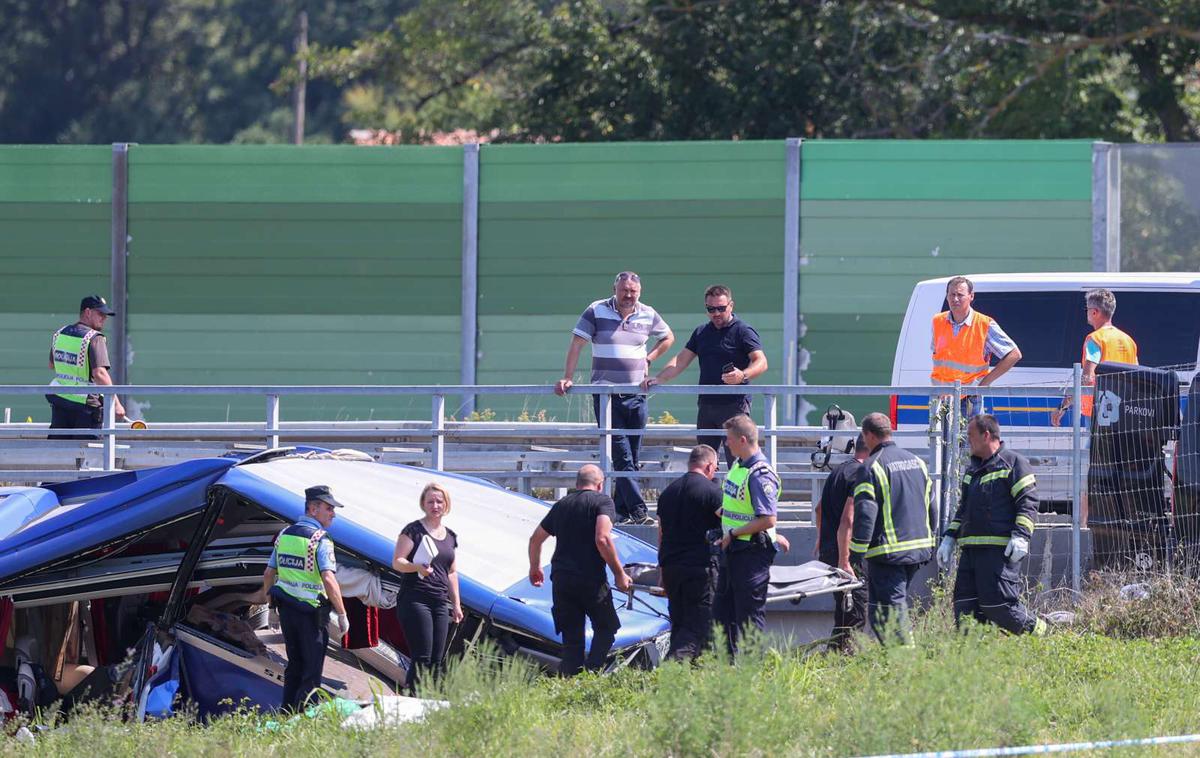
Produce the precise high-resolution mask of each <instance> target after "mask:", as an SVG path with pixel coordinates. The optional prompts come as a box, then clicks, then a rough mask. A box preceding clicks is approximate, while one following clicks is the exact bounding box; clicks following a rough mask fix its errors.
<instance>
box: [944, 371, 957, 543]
mask: <svg viewBox="0 0 1200 758" xmlns="http://www.w3.org/2000/svg"><path fill="white" fill-rule="evenodd" d="M962 411H963V395H962V382H960V381H957V380H955V382H954V393H953V395H952V396H951V402H950V413H949V414H947V416H946V426H947V434H946V444H948V445H949V446H950V450H949V455H948V456H947V457H948V458H949V460H950V476H949V478H948V482H949V484H948V485H947V488H946V502H944V503H943V504H942V518H941V522H942V523H941V524H940V525H939V527H940V530H944V529H945V528H946V525H947V524H948V523H949V522H950V519H951V514H953V513H954V511H955V509H956V508H957V507H958V493H959V489H958V482H959V467H960V466H961V464H962V457H961V455H960V447H961V446H960V443H959V439H958V433H959V429H960V427H961V426H962Z"/></svg>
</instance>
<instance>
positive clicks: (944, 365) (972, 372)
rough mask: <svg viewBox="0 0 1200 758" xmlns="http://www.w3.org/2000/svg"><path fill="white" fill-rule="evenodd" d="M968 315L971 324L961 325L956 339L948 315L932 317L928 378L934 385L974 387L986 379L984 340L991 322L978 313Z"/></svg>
mask: <svg viewBox="0 0 1200 758" xmlns="http://www.w3.org/2000/svg"><path fill="white" fill-rule="evenodd" d="M971 313H972V316H971V323H970V324H964V325H962V327H961V328H960V329H959V331H958V334H957V335H955V334H954V324H952V323H950V311H942V312H941V313H939V314H938V315H936V316H934V317H933V371H932V372H930V375H929V376H930V378H931V379H933V383H934V384H954V383H955V382H956V381H958V382H962V383H963V384H974V383H975V382H976V381H978V380H979V379H982V378H983V377H985V376H987V373H988V371H989V370H990V369H989V366H988V360H987V336H988V330H989V329H991V327H992V319H991V317H989V316H985V315H983V314H982V313H980V312H979V311H972V312H971Z"/></svg>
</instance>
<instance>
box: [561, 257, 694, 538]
mask: <svg viewBox="0 0 1200 758" xmlns="http://www.w3.org/2000/svg"><path fill="white" fill-rule="evenodd" d="M641 296H642V280H641V277H639V276H638V275H637V274H635V273H633V272H632V271H622V272H621V273H619V274H617V278H616V280H615V281H614V282H613V296H612V297H610V298H607V299H605V300H597V301H596V302H594V303H592V304H591V305H589V306H588V307H587V310H585V311H584V312H583V315H581V316H580V317H579V322H578V323H576V324H575V329H574V333H573V334H572V336H571V345H570V347H568V348H567V361H566V366H565V367H564V368H563V378H562V379H559V380H558V383H557V384H555V386H554V392H555V394H558V395H565V394H566V393H567V390H569V389H571V386H572V384H573V383H574V382H573V377H574V375H575V367H576V365H577V364H578V363H579V354H580V352H581V351H582V350H583V346H584V344H586V343H588V342H590V343H592V384H641V382H642V379H643V378H645V376H646V367H647V366H649V365H650V363H651V362H652V361H653V360H654V359H655V358H657V357H659V356H660V355H662V354H663V353H665V352H666V351H667V350H669V349H670V348H671V344H672V343H673V342H674V341H675V335H674V334H672V332H671V327H669V326H667V322H666V321H663V319H662V316H659V315H658V312H657V311H655V310H654V309H653V308H651V307H650V306H648V305H646V304H645V303H642V302H641V301H640V298H641ZM651 339H656V340H657V342H656V343H655V345H654V348H653V349H652V350H650V351H649V352H647V351H646V343H647V342H649V341H650V340H651ZM592 408H593V409H594V410H595V412H596V418H597V419H599V418H600V397H599V396H598V395H594V396H592ZM612 428H613V429H645V428H646V396H645V395H641V394H631V395H613V396H612ZM641 442H642V438H641V435H624V434H621V435H617V434H614V435H613V438H612V458H613V470H615V471H636V470H637V464H638V448H639V446H640V445H641ZM614 478H615V479H616V480H617V483H616V487H615V490H616V491H615V493H614V497H613V500H614V502H615V503H616V505H617V516H618V522H617V523H653V519H650V518H649V517H648V516H647V515H646V501H645V500H643V499H642V493H641V490H640V489H639V488H638V483H637V480H636V479H633V478H626V477H614Z"/></svg>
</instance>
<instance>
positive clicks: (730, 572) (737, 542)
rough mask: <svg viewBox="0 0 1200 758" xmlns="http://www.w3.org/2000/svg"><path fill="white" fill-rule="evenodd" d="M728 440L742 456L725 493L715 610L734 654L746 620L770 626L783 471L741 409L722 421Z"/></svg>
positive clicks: (735, 451) (728, 444)
mask: <svg viewBox="0 0 1200 758" xmlns="http://www.w3.org/2000/svg"><path fill="white" fill-rule="evenodd" d="M724 427H725V446H726V448H727V449H728V450H730V451H732V452H733V454H734V455H736V456H737V458H738V460H737V462H736V463H734V465H733V468H731V469H730V470H729V474H728V475H727V476H726V477H725V485H724V493H723V496H722V499H721V531H722V535H721V543H720V544H721V551H722V558H723V559H722V561H721V566H720V570H719V572H718V574H717V595H716V598H715V599H714V601H713V611H714V613H713V615H714V616H715V617H716V619H717V621H719V622H721V624H722V625H723V626H724V627H725V642H726V646H727V648H728V650H729V653H730V655H736V654H737V644H738V637H740V636H741V633H742V630H743V628H744V627H745V625H746V624H747V623H750V624H753V625H754V626H756V627H758V628H759V629H766V626H767V584H768V582H769V581H770V579H771V564H773V563H774V562H775V518H776V515H777V508H778V503H779V475H778V474H776V473H775V470H774V469H773V468H771V463H770V461H768V460H767V457H766V456H765V455H763V454H762V452H761V451H760V450H759V449H758V427H757V426H756V425H755V424H754V421H753V419H751V418H750V417H749V416H747V415H745V414H739V415H737V416H734V417H733V418H731V419H729V420H728V421H726V422H725V424H724Z"/></svg>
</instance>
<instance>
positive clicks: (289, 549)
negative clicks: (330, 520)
mask: <svg viewBox="0 0 1200 758" xmlns="http://www.w3.org/2000/svg"><path fill="white" fill-rule="evenodd" d="M324 538H325V530H324V529H313V528H312V527H311V526H307V525H305V524H292V525H291V526H289V527H288V528H287V529H284V530H283V531H282V532H280V533H279V537H278V539H276V540H275V571H276V573H277V575H278V578H277V579H276V581H275V586H274V587H272V588H271V592H272V593H273V594H276V593H275V590H276V589H278V590H280V591H281V592H283V593H284V594H286V595H287V596H288V598H291V599H292V600H298V601H300V602H301V603H304V604H306V605H309V606H311V607H313V608H319V607H321V606H323V605H326V604H327V603H328V602H329V601H328V598H326V597H325V583H324V582H322V581H321V572H320V570H319V569H318V568H317V546H318V545H320V544H321V540H322V539H324ZM276 596H277V597H278V595H277V594H276Z"/></svg>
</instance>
